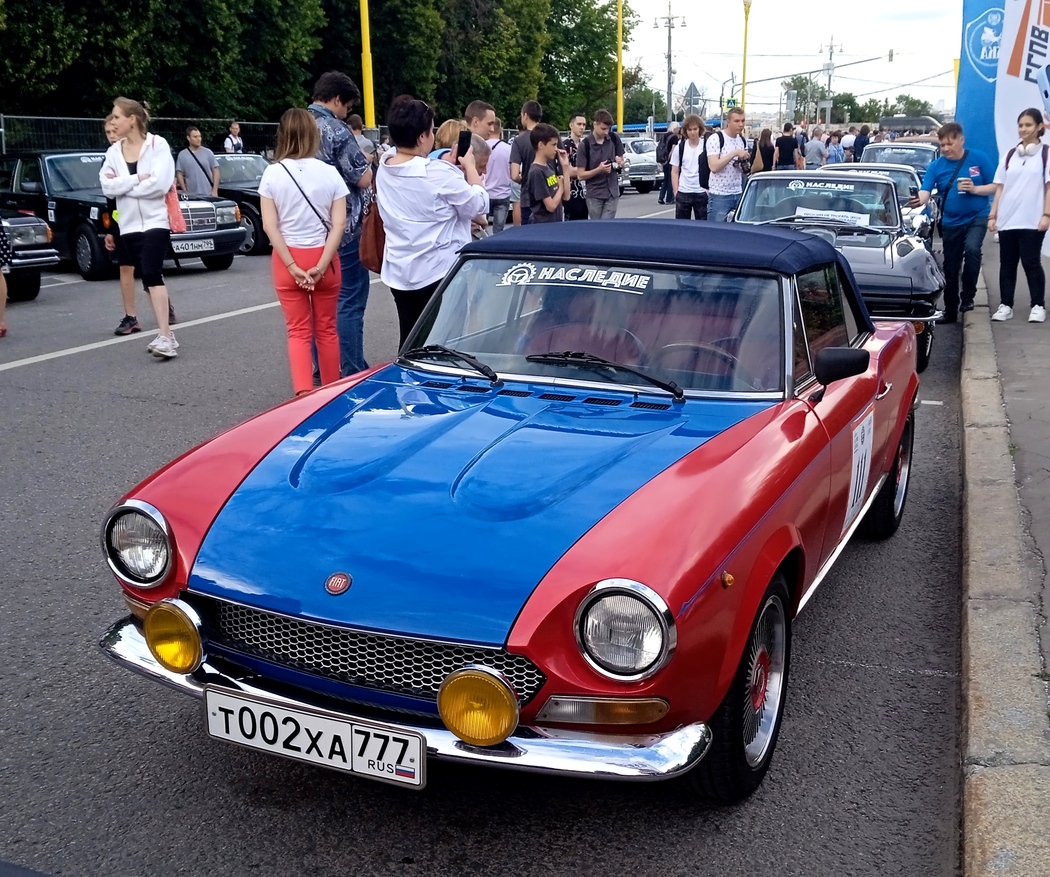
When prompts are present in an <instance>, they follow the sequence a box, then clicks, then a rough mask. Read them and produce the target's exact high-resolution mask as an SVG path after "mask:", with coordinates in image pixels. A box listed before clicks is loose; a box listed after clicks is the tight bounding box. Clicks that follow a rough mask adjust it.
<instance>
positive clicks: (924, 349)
mask: <svg viewBox="0 0 1050 877" xmlns="http://www.w3.org/2000/svg"><path fill="white" fill-rule="evenodd" d="M916 340H917V341H918V343H919V349H918V351H917V352H916V354H915V371H917V372H918V373H919V374H920V375H921V374H922V373H923V372H924V371H926V366H928V365H929V364H930V351H932V350H933V323H927V324H926V325H925V326H924V327H923V330H922V334H921V335H920V336H919V337H918V338H917V339H916Z"/></svg>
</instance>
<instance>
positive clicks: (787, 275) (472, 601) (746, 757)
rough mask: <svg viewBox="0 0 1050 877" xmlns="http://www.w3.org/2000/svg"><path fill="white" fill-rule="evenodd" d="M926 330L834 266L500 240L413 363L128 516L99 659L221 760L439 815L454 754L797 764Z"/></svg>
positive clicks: (194, 469)
mask: <svg viewBox="0 0 1050 877" xmlns="http://www.w3.org/2000/svg"><path fill="white" fill-rule="evenodd" d="M915 347H916V339H915V332H914V330H913V328H912V326H911V324H910V323H906V322H905V323H901V322H893V323H884V324H880V323H872V321H871V319H870V317H869V316H868V313H867V311H866V310H865V308H864V306H863V303H862V302H861V300H860V298H859V296H858V295H857V292H856V288H855V286H854V281H853V278H852V275H851V273H850V270H849V267H848V265H847V264H846V262H845V261H844V260H843V259H842V257H841V256H840V255H839V254H838V253H837V252H836V250H835V248H834V247H832V246H831V245H830V244H829V243H827V241H824V240H821V239H819V238H816V237H813V236H811V235H805V234H801V233H798V232H794V231H785V230H779V229H776V230H766V229H752V228H746V227H739V226H737V227H733V226H729V225H727V226H724V227H716V226H712V225H711V224H709V223H675V222H668V221H659V220H650V221H644V220H641V221H631V220H618V221H616V222H606V223H597V222H592V223H586V222H581V223H565V224H558V225H551V226H532V227H529V228H524V229H520V230H515V231H514V232H508V233H505V234H502V235H498V236H496V237H492V238H488V239H486V240H483V241H479V242H476V243H472V244H470V245H469V246H468V247H466V248H465V250H464V251H463V252H462V254H461V256H460V259H459V262H458V263H457V264H456V266H455V267H454V268H453V270H452V271H451V272H450V274H449V275H448V277H447V278H446V280H445V281H444V283H443V284H442V286H441V287H440V289H439V291H438V292H437V294H436V295H435V297H434V298H433V300H432V301H431V302H430V304H429V305H428V307H427V310H426V311H425V312H424V314H423V316H422V317H421V318H420V321H419V323H418V324H417V326H416V327H415V329H414V334H413V336H412V337H411V338H410V340H409V342H408V343H407V345H406V346H405V348H404V349H403V350H402V351H401V354H400V356H399V358H398V359H397V361H396V362H393V363H390V364H387V365H384V366H381V367H378V368H374V369H372V370H370V371H368V372H365V373H362V374H359V375H356V376H354V377H351V378H347V379H345V380H343V381H341V382H339V383H336V384H332V385H329V386H326V387H323V388H321V389H318V390H316V391H315V392H313V393H311V394H309V395H307V396H304V397H300V398H298V399H296V400H294V401H291V402H289V403H287V404H285V405H282V406H280V407H278V408H276V409H274V410H272V411H269V412H267V413H264V414H262V415H260V416H258V417H256V418H254V419H253V420H250V421H248V422H247V423H245V424H243V425H241V426H239V427H236V428H234V429H232V430H230V431H229V432H226V433H224V434H222V435H220V436H218V437H216V438H214V439H212V440H211V441H209V442H206V443H205V444H203V445H201V446H200V447H198V448H197V449H195V450H193V451H191V452H189V453H187V454H185V455H183V456H182V457H180V458H178V459H177V460H175V461H174V462H173V463H171V464H169V465H168V466H167V467H165V468H164V469H162V470H161V471H160V472H158V473H157V474H155V475H153V476H152V477H150V478H149V479H147V480H146V481H144V482H143V483H142V484H140V485H139V486H138V487H136V488H135V489H134V490H132V491H131V492H130V493H128V494H127V495H126V496H125V497H124V498H123V499H122V500H120V502H119V503H118V504H117V505H116V506H114V508H113V509H112V510H111V511H110V512H109V513H108V514H107V515H106V517H105V521H104V523H103V525H102V548H103V551H104V554H105V557H106V560H107V562H108V564H109V567H110V569H111V570H112V572H113V573H114V574H115V575H116V577H117V580H118V581H119V582H120V584H121V586H122V588H123V591H124V596H125V599H126V602H127V605H128V607H129V609H130V612H131V614H130V616H128V617H126V618H124V619H121V620H119V621H118V622H116V624H115V625H114V626H113V627H112V628H111V629H110V630H109V631H108V632H107V633H106V634H105V637H104V638H103V640H102V648H103V650H104V651H105V652H106V654H108V655H109V656H110V657H112V658H113V659H115V660H116V661H118V662H119V663H121V664H123V665H124V666H126V667H128V668H129V669H131V670H134V671H137V672H139V673H142V674H145V675H146V676H148V677H151V678H154V679H156V680H158V681H160V682H164V683H167V684H168V685H170V686H173V687H174V688H176V689H179V690H180V691H183V692H185V693H187V694H192V695H194V696H196V697H199V698H202V700H203V704H204V710H203V713H202V715H201V722H200V726H201V728H202V729H204V730H206V731H207V732H208V734H210V735H211V736H213V737H216V738H218V739H220V740H225V741H228V742H231V743H235V744H240V745H242V746H248V747H253V748H255V749H259V750H263V751H265V752H268V753H272V754H274V755H283V756H286V757H289V758H293V759H298V760H301V761H304V762H307V763H309V764H312V765H320V766H324V767H328V768H334V769H338V770H341V771H347V772H350V773H353V774H357V775H360V776H366V777H371V778H374V779H380V780H385V781H388V782H391V783H400V784H403V785H405V786H408V787H415V788H419V787H421V786H423V785H424V784H425V782H426V778H427V766H428V764H429V762H430V761H431V759H447V760H449V761H453V762H461V763H473V764H482V765H491V766H493V767H501V768H517V769H521V770H530V771H544V772H551V773H561V774H570V775H581V776H588V777H605V778H615V779H623V780H657V779H665V778H672V777H682V781H683V782H685V783H688V784H690V785H691V787H692V788H693V789H694V790H695V791H696V792H697V793H698V794H699V795H702V796H704V797H706V798H708V799H713V800H715V801H721V802H729V801H736V800H739V799H741V798H743V797H745V796H747V795H748V794H750V793H751V792H752V791H754V789H755V788H756V787H757V786H758V785H759V783H760V782H761V780H762V777H763V776H764V775H765V773H766V771H767V769H768V768H769V765H770V760H771V758H772V755H773V751H774V748H775V746H776V742H777V735H778V731H779V729H780V723H781V717H782V716H783V712H784V704H785V698H786V697H787V693H788V690H789V688H788V673H789V669H790V666H791V623H792V619H793V618H794V616H795V615H796V613H798V612H799V610H800V609H801V608H802V607H803V606H804V605H805V603H806V602H807V601H808V600H809V599H810V598H811V597H812V596H813V594H814V591H815V590H816V588H817V586H818V585H819V584H820V582H821V580H822V579H823V577H824V576H825V574H826V573H827V571H828V569H829V568H830V567H831V565H832V563H833V562H834V560H835V559H836V557H837V556H838V554H839V552H840V551H841V550H842V548H843V546H844V545H845V544H846V542H847V541H848V540H849V538H850V537H851V535H852V534H853V533H854V531H855V530H857V529H861V530H862V531H863V532H864V533H866V534H867V535H868V536H870V537H875V538H884V537H888V536H890V535H891V534H892V533H893V532H894V531H895V530H896V529H897V526H898V524H899V522H900V520H901V516H902V514H903V511H904V504H905V499H906V496H907V492H908V483H909V475H910V472H911V454H912V435H913V426H914V421H913V413H912V412H913V406H914V405H915V402H916V392H917V388H918V379H917V377H916V373H915Z"/></svg>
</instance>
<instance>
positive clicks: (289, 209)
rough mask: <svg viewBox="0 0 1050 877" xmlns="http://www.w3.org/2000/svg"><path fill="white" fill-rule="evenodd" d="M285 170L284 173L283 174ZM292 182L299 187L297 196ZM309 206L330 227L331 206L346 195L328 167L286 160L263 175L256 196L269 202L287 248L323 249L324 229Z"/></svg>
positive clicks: (310, 161)
mask: <svg viewBox="0 0 1050 877" xmlns="http://www.w3.org/2000/svg"><path fill="white" fill-rule="evenodd" d="M285 168H287V170H285ZM288 171H291V172H292V174H294V175H295V182H298V183H299V185H300V186H302V189H303V191H302V192H300V191H299V189H298V187H297V186H296V185H295V182H292V177H291V176H289V173H288ZM303 192H305V193H306V197H308V198H309V199H310V203H311V204H313V206H314V208H316V209H317V213H320V214H321V216H323V217H324V220H325V222H327V223H328V227H329V228H331V225H332V202H333V201H336V200H338V199H339V198H345V197H346V196H347V195H348V194H349V189H347V188H346V183H344V182H343V178H342V177H341V176H339V171H337V170H336V169H335V168H334V167H332V166H331V165H330V164H325V163H324V162H323V161H321V160H320V159H317V158H294V159H293V158H286V159H284V160H283V161H281V162H278V163H277V164H271V165H270V166H269V167H268V168H266V170H264V171H263V175H262V180H260V182H259V194H260V195H262V197H264V198H269V199H270V200H271V201H273V206H274V207H275V208H276V210H277V228H278V229H280V232H281V237H283V238H284V242H285V243H286V244H287V245H288V246H289V247H303V248H307V247H323V246H324V243H325V239H326V238H327V237H328V229H327V228H325V226H324V225H323V224H322V223H321V220H320V219H319V218H318V216H317V213H314V211H313V209H312V208H311V207H310V204H307V203H306V198H304V197H303Z"/></svg>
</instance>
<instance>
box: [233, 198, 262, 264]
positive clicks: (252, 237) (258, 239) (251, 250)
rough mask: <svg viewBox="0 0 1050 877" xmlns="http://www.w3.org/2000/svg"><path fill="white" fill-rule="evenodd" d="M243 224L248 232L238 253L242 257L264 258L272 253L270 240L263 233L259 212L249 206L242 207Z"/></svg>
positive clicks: (243, 205)
mask: <svg viewBox="0 0 1050 877" xmlns="http://www.w3.org/2000/svg"><path fill="white" fill-rule="evenodd" d="M241 224H242V225H243V226H244V228H245V230H246V231H247V232H248V233H247V234H246V235H245V236H244V243H243V244H241V248H240V250H239V251H238V252H239V253H240V254H241V255H242V256H262V255H265V254H266V253H268V252H270V239H269V238H268V237H266V232H264V231H263V227H262V217H261V216H260V215H259V211H258V210H256V209H255V208H254V207H251V206H249V205H248V204H242V205H241Z"/></svg>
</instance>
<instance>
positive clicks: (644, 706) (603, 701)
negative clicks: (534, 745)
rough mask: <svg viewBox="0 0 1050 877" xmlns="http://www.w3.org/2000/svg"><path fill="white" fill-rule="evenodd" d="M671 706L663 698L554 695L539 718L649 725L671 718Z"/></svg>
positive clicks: (585, 723)
mask: <svg viewBox="0 0 1050 877" xmlns="http://www.w3.org/2000/svg"><path fill="white" fill-rule="evenodd" d="M668 709H670V705H669V704H668V703H667V701H666V700H664V699H663V698H661V697H568V696H565V695H560V694H556V695H554V696H552V697H551V698H550V699H549V700H548V701H547V702H546V703H545V704H544V705H543V709H541V710H540V711H539V714H538V715H537V716H536V721H537V722H562V723H564V724H568V725H646V724H648V723H650V722H656V721H659V720H660V719H662V718H663V717H664V716H666V715H667V711H668Z"/></svg>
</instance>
